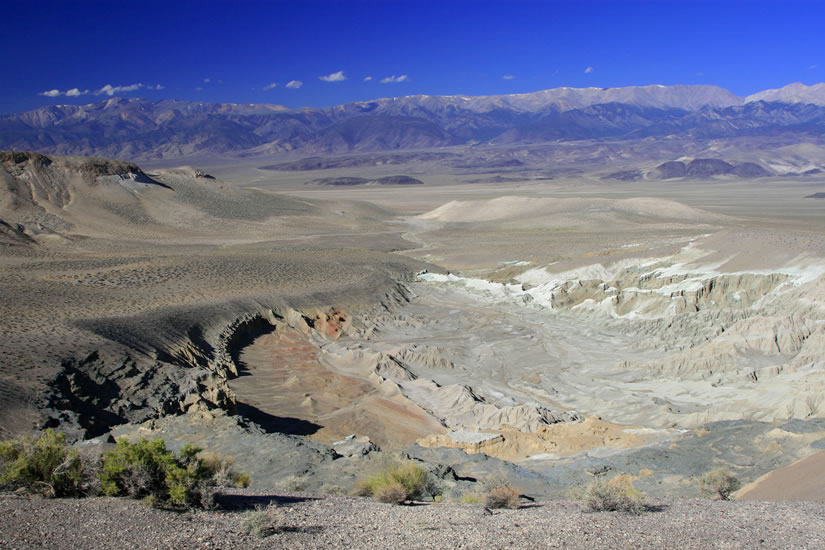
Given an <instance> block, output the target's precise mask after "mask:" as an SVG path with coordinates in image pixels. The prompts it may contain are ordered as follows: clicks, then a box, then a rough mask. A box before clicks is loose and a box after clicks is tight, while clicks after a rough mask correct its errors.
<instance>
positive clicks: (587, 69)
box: [584, 67, 593, 74]
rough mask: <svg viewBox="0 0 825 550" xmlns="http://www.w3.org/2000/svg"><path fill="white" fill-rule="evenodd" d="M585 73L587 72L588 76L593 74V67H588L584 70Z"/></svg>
mask: <svg viewBox="0 0 825 550" xmlns="http://www.w3.org/2000/svg"><path fill="white" fill-rule="evenodd" d="M584 72H586V73H588V74H590V73H592V72H593V67H587V68H586V69H585V70H584Z"/></svg>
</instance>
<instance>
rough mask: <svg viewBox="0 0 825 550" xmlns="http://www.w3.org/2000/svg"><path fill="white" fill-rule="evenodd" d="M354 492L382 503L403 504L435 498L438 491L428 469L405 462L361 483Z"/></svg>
mask: <svg viewBox="0 0 825 550" xmlns="http://www.w3.org/2000/svg"><path fill="white" fill-rule="evenodd" d="M354 492H355V494H356V495H359V496H371V497H373V498H375V499H377V500H380V501H381V502H393V503H396V504H401V503H403V502H406V501H408V500H419V499H421V498H424V497H425V496H435V494H436V493H437V489H436V488H435V484H434V483H433V481H432V479H431V477H430V472H429V471H428V470H427V469H426V468H424V467H422V466H419V465H418V464H415V463H414V462H404V463H401V464H397V465H395V466H391V467H389V468H388V469H386V470H384V471H383V472H379V473H377V474H375V475H372V476H370V477H368V478H366V479H364V480H362V481H360V482H359V483H358V485H357V486H356V488H355V491H354Z"/></svg>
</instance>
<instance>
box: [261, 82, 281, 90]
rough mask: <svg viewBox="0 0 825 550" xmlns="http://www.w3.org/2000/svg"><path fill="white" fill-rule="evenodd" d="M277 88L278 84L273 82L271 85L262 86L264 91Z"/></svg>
mask: <svg viewBox="0 0 825 550" xmlns="http://www.w3.org/2000/svg"><path fill="white" fill-rule="evenodd" d="M277 87H278V83H277V82H273V83H272V84H267V85H266V86H264V90H271V89H272V88H277Z"/></svg>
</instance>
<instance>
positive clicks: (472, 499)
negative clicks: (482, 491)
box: [458, 493, 481, 504]
mask: <svg viewBox="0 0 825 550" xmlns="http://www.w3.org/2000/svg"><path fill="white" fill-rule="evenodd" d="M458 502H460V503H461V504H480V503H481V495H479V494H478V493H464V494H463V495H461V496H460V497H458Z"/></svg>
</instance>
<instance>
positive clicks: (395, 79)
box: [381, 74, 409, 84]
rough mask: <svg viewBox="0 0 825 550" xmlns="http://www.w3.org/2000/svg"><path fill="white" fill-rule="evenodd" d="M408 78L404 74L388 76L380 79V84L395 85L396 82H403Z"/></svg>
mask: <svg viewBox="0 0 825 550" xmlns="http://www.w3.org/2000/svg"><path fill="white" fill-rule="evenodd" d="M408 78H409V77H408V76H407V75H405V74H402V75H401V76H395V75H391V76H388V77H386V78H382V79H381V84H395V83H397V82H404V81H405V80H407V79H408Z"/></svg>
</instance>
